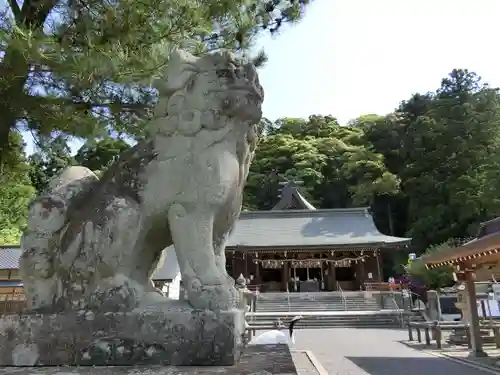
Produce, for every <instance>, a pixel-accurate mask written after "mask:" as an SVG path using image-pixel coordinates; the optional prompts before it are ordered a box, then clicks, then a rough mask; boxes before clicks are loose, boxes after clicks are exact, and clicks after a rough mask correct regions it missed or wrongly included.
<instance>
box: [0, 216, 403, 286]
mask: <svg viewBox="0 0 500 375" xmlns="http://www.w3.org/2000/svg"><path fill="white" fill-rule="evenodd" d="M410 240H411V239H410V238H401V237H392V236H387V235H385V234H382V233H380V232H379V231H378V229H377V228H376V227H375V223H374V222H373V218H372V216H371V215H370V214H369V213H368V209H366V208H350V209H333V210H271V211H255V212H251V211H250V212H249V211H245V212H242V213H241V215H240V219H239V220H238V221H237V222H236V225H235V228H234V230H233V232H232V234H231V235H230V237H229V241H228V244H227V246H228V247H229V248H234V247H255V248H258V247H281V246H283V247H285V246H288V247H301V246H330V247H333V246H338V247H342V246H363V245H364V246H380V247H383V246H390V245H405V244H408V243H409V242H410ZM167 252H168V253H167V256H166V259H165V262H164V264H163V265H161V266H160V267H158V268H157V270H156V271H155V272H154V274H153V280H167V279H173V278H175V276H176V275H177V274H178V272H179V265H178V263H177V257H176V256H175V251H174V249H173V247H170V248H168V249H167ZM20 256H21V249H20V248H15V247H3V248H2V247H0V269H17V268H18V267H19V257H20Z"/></svg>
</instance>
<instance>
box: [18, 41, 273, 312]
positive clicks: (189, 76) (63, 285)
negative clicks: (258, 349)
mask: <svg viewBox="0 0 500 375" xmlns="http://www.w3.org/2000/svg"><path fill="white" fill-rule="evenodd" d="M157 88H158V90H159V92H160V100H159V102H158V104H157V106H156V108H155V117H154V120H153V121H152V122H151V125H150V129H149V130H150V137H149V138H148V139H147V140H145V141H142V142H139V143H138V144H137V145H136V146H135V147H133V148H132V149H130V150H128V151H126V152H125V153H123V154H122V155H121V156H120V157H119V159H118V160H117V161H116V162H115V163H114V164H113V165H112V166H111V167H110V168H109V169H108V170H107V171H106V173H105V174H104V175H103V176H102V178H101V179H98V178H97V177H96V176H95V175H94V174H93V173H92V172H91V171H90V170H88V169H86V168H83V167H71V168H69V169H67V170H65V171H64V172H63V173H62V175H61V176H59V177H58V178H56V179H54V180H53V181H51V184H50V188H49V190H48V192H46V193H45V194H44V195H42V196H40V197H38V198H36V199H35V200H34V201H33V202H32V203H31V205H30V213H29V219H28V227H27V229H26V231H25V233H24V234H23V238H22V248H23V255H22V257H21V261H20V271H21V275H22V277H23V280H24V285H25V292H26V296H27V299H28V308H29V309H33V310H42V311H43V310H49V311H62V310H76V309H93V310H100V311H132V310H134V309H136V308H139V307H140V306H148V305H151V304H156V303H162V302H164V301H165V299H164V297H163V296H162V295H160V294H159V293H158V292H157V291H156V290H155V289H154V287H153V286H152V283H151V280H150V278H151V274H152V273H153V271H154V270H155V268H156V266H157V263H158V260H159V259H160V257H161V254H162V252H163V250H164V249H165V248H166V247H168V246H170V245H172V244H173V245H174V246H175V250H176V255H177V259H178V262H179V266H180V270H181V275H182V280H183V284H184V286H185V288H186V290H187V293H188V298H189V302H190V304H191V305H192V306H193V307H194V308H201V309H205V308H208V309H211V310H220V309H223V310H225V309H229V308H231V307H232V306H233V303H234V298H235V295H236V294H235V289H234V280H233V279H232V278H231V277H229V275H228V274H227V273H226V269H225V255H224V248H225V243H226V240H227V236H228V234H229V232H230V230H231V228H232V227H233V225H234V222H235V220H236V219H237V218H238V216H239V213H240V209H241V201H242V191H243V187H244V184H245V181H246V178H247V174H248V168H249V166H250V162H251V160H252V157H253V154H254V150H255V147H256V143H257V134H256V124H257V122H258V121H259V120H260V118H261V115H262V112H261V104H262V100H263V90H262V87H261V86H260V84H259V81H258V77H257V72H256V70H255V67H254V66H253V65H251V64H245V63H243V62H241V61H239V60H238V59H236V58H235V57H234V56H232V55H231V54H229V53H217V54H212V55H206V56H203V57H194V56H192V55H190V54H188V53H186V52H183V51H176V52H174V53H173V54H172V56H171V57H170V60H169V64H168V66H167V69H166V73H165V78H164V79H163V80H162V81H160V82H159V83H158V84H157Z"/></svg>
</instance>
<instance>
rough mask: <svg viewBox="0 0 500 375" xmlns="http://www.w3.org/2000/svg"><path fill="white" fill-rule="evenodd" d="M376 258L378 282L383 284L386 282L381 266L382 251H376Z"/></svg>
mask: <svg viewBox="0 0 500 375" xmlns="http://www.w3.org/2000/svg"><path fill="white" fill-rule="evenodd" d="M375 258H377V277H378V282H379V283H381V282H383V281H384V278H383V275H382V267H381V266H380V250H376V251H375Z"/></svg>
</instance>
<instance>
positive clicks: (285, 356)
mask: <svg viewBox="0 0 500 375" xmlns="http://www.w3.org/2000/svg"><path fill="white" fill-rule="evenodd" d="M307 373H308V374H312V373H313V372H307ZM314 373H316V372H314ZM222 374H223V375H245V374H265V375H297V369H296V367H295V364H294V362H293V359H292V356H291V354H290V350H289V349H288V346H287V345H284V344H281V345H255V346H248V347H246V348H245V350H244V352H243V354H242V356H241V360H240V361H239V363H238V364H236V365H234V366H204V367H198V366H196V367H191V366H189V367H185V366H183V367H175V366H158V365H155V366H127V367H124V366H107V367H100V366H95V367H92V366H85V367H0V375H222Z"/></svg>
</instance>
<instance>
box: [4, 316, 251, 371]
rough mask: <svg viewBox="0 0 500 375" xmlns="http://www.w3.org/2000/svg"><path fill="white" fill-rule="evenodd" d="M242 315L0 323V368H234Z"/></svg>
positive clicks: (240, 343)
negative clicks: (168, 366)
mask: <svg viewBox="0 0 500 375" xmlns="http://www.w3.org/2000/svg"><path fill="white" fill-rule="evenodd" d="M244 327H245V323H244V312H243V311H241V310H233V311H227V312H220V313H217V314H216V313H214V312H212V311H208V310H206V311H199V310H193V309H190V308H188V307H169V308H168V309H166V308H162V309H151V311H142V312H132V313H119V312H107V313H99V314H95V313H93V312H91V311H84V310H82V311H79V312H66V313H61V314H41V315H40V314H27V313H25V314H21V315H7V316H3V317H1V318H0V366H61V365H66V366H68V365H70V366H110V365H111V366H123V365H181V366H195V365H196V366H210V365H224V366H227V365H234V364H235V363H236V362H237V361H238V359H239V357H240V354H241V351H242V349H243V340H242V338H243V334H244Z"/></svg>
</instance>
